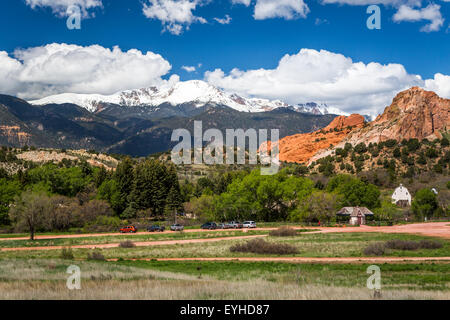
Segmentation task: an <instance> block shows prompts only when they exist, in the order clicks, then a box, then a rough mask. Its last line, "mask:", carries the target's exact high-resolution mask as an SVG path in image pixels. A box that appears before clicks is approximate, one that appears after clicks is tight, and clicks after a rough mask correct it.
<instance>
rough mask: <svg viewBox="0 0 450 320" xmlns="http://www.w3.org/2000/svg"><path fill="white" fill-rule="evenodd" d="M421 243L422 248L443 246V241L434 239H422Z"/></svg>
mask: <svg viewBox="0 0 450 320" xmlns="http://www.w3.org/2000/svg"><path fill="white" fill-rule="evenodd" d="M419 245H420V248H421V249H440V248H442V247H443V245H442V243H440V242H439V241H433V240H421V241H420V242H419Z"/></svg>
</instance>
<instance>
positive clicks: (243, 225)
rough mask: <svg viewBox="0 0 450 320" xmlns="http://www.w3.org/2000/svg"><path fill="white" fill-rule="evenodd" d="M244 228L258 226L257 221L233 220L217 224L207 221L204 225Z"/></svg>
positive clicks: (215, 227) (206, 227)
mask: <svg viewBox="0 0 450 320" xmlns="http://www.w3.org/2000/svg"><path fill="white" fill-rule="evenodd" d="M242 228H249V229H250V228H256V223H255V221H245V222H243V223H240V222H239V221H231V222H225V223H219V224H216V223H215V222H207V223H205V224H204V225H202V229H205V230H215V229H242Z"/></svg>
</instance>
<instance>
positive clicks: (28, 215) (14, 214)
mask: <svg viewBox="0 0 450 320" xmlns="http://www.w3.org/2000/svg"><path fill="white" fill-rule="evenodd" d="M51 210H52V208H51V202H50V198H49V197H48V196H47V195H45V194H42V193H33V192H29V191H26V192H23V193H22V195H21V196H19V197H16V200H15V202H14V206H13V207H12V208H11V210H10V212H9V216H10V219H11V221H12V222H13V223H14V226H15V228H16V230H18V231H28V232H29V233H30V240H34V235H35V233H36V231H37V230H38V229H40V228H43V226H44V224H45V222H46V218H47V215H48V213H49V212H51Z"/></svg>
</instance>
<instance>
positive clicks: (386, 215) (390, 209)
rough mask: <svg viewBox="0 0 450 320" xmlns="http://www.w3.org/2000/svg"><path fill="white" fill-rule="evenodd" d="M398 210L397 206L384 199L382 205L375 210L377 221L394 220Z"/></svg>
mask: <svg viewBox="0 0 450 320" xmlns="http://www.w3.org/2000/svg"><path fill="white" fill-rule="evenodd" d="M398 212H399V210H398V208H397V206H396V205H395V204H393V203H391V202H390V201H383V202H382V203H381V207H379V208H375V209H374V210H373V213H374V219H375V221H392V220H393V219H394V217H395V216H396V215H397V214H398Z"/></svg>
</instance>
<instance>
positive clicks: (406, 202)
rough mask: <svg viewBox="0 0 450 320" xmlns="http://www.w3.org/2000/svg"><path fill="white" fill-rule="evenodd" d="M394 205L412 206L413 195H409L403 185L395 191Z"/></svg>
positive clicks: (393, 196)
mask: <svg viewBox="0 0 450 320" xmlns="http://www.w3.org/2000/svg"><path fill="white" fill-rule="evenodd" d="M392 203H395V204H396V205H398V206H400V207H406V206H410V205H411V194H410V193H409V191H408V189H406V188H405V187H404V186H403V185H402V184H401V185H400V187H398V188H397V189H395V191H394V193H393V194H392Z"/></svg>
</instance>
